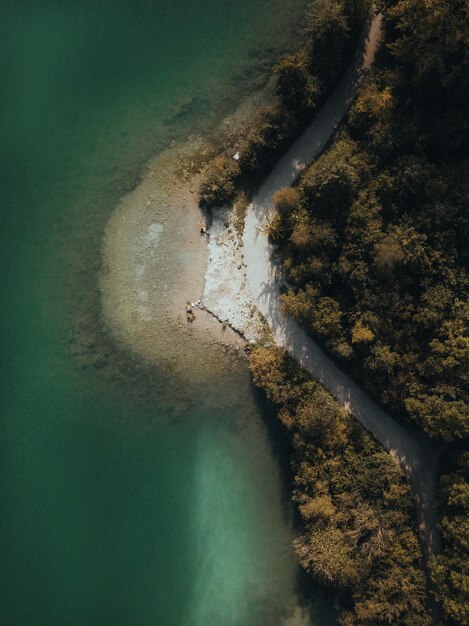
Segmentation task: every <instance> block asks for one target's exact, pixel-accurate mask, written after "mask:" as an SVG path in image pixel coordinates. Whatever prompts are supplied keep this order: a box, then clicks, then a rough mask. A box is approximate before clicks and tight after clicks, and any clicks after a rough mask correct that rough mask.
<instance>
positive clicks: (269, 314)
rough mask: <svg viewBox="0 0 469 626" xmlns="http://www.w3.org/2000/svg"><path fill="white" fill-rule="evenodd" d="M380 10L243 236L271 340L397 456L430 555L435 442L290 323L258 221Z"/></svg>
mask: <svg viewBox="0 0 469 626" xmlns="http://www.w3.org/2000/svg"><path fill="white" fill-rule="evenodd" d="M381 19H382V16H381V15H377V16H376V17H375V18H374V19H373V21H372V23H371V25H370V29H369V31H368V36H367V38H366V40H365V42H364V46H363V48H362V54H360V55H359V59H358V60H357V61H356V62H355V63H354V64H353V65H352V67H351V68H350V69H349V70H348V72H347V73H346V74H345V75H344V77H343V78H342V80H341V82H340V83H339V85H338V86H337V88H336V90H335V91H334V92H333V94H332V95H331V96H330V98H329V99H328V100H327V102H326V103H325V105H324V106H323V108H322V109H321V111H320V112H319V114H318V115H317V116H316V118H315V120H314V122H313V123H312V124H311V125H310V126H309V128H308V129H307V130H306V131H305V132H304V134H303V135H302V136H301V137H300V138H299V139H298V141H297V142H296V143H295V144H294V145H293V146H292V147H291V148H290V150H289V151H288V152H287V153H286V154H285V155H284V156H283V157H282V158H281V159H280V161H279V162H278V163H277V165H276V166H275V168H274V169H273V170H272V172H271V173H270V175H269V176H268V177H267V179H266V180H265V181H264V183H263V184H262V185H261V187H260V188H259V190H258V191H257V193H256V194H255V196H254V198H253V201H252V203H251V205H250V206H249V208H248V212H247V216H246V222H245V229H244V235H243V241H244V254H245V262H246V265H247V276H248V281H249V286H250V288H251V290H252V293H253V296H254V300H255V303H256V305H257V307H258V308H259V310H260V312H261V313H262V314H263V315H264V317H265V319H266V320H267V322H268V323H269V325H270V327H271V329H272V332H273V336H274V339H275V342H276V343H277V345H279V346H281V347H284V348H285V349H286V350H287V351H288V352H289V354H290V355H291V356H292V357H293V358H294V359H295V360H296V361H297V362H298V363H299V364H300V365H301V366H302V367H303V368H305V369H306V370H307V371H308V372H310V374H311V375H312V376H313V377H314V378H315V379H317V380H318V381H320V382H321V383H322V384H323V385H324V386H325V387H326V388H327V389H328V390H329V391H330V392H331V393H332V395H333V396H334V397H335V398H336V399H337V400H338V401H339V402H340V403H341V404H342V405H343V406H344V407H345V408H346V409H347V410H348V411H349V412H351V413H352V414H353V415H354V416H355V417H356V419H358V420H359V422H360V423H361V424H362V425H363V426H364V427H365V428H366V429H367V430H368V431H369V432H370V433H372V434H373V435H374V437H375V438H376V439H377V440H378V441H379V442H380V443H381V444H382V445H383V446H384V447H385V448H386V449H387V450H388V451H389V452H390V453H391V454H392V455H393V456H394V457H395V458H396V459H397V460H398V461H399V463H400V464H401V466H402V467H403V469H404V471H405V472H406V475H407V477H408V480H409V483H410V485H411V488H412V491H413V493H414V496H415V500H416V505H417V516H418V524H419V529H420V533H421V539H422V545H423V549H424V553H425V555H426V556H427V557H428V556H430V555H431V554H432V553H433V552H437V551H438V550H439V548H440V537H439V532H438V528H437V521H438V518H437V513H436V508H435V506H434V503H435V495H436V483H437V461H438V447H437V445H436V444H435V443H434V442H432V441H431V440H430V439H429V438H428V437H426V436H425V435H424V434H423V433H422V432H420V431H418V430H416V429H415V430H413V429H410V428H406V427H404V426H402V425H401V424H399V423H398V422H397V421H396V420H394V419H393V418H392V417H391V416H390V415H388V414H387V413H386V412H385V411H383V410H382V409H381V408H380V407H379V406H378V405H377V404H376V402H375V401H374V400H372V398H371V397H370V396H369V395H368V394H367V393H365V392H364V391H363V390H362V389H361V388H360V387H359V386H358V385H357V384H356V383H355V382H354V381H353V380H352V379H351V378H349V377H348V376H347V375H346V374H345V373H344V372H342V371H341V370H340V369H339V368H338V367H337V366H336V365H335V364H334V363H333V361H332V360H331V359H330V358H329V357H328V356H327V355H326V354H325V353H324V352H323V351H322V350H321V349H320V348H319V346H318V345H317V344H316V343H315V342H314V341H313V340H312V339H311V338H310V337H308V335H307V334H306V333H305V331H304V330H303V328H302V327H301V326H300V325H299V324H298V323H296V322H295V321H294V320H292V319H290V318H287V317H285V315H283V313H282V312H281V310H280V306H279V303H280V291H279V285H280V281H281V274H280V270H279V268H278V267H277V266H276V265H275V263H274V261H273V256H272V251H273V250H272V246H271V244H270V243H269V241H268V238H267V237H266V236H265V234H263V233H262V226H263V224H264V223H265V222H266V220H268V219H269V218H271V217H272V215H273V212H274V207H273V201H272V196H273V195H274V194H275V192H276V191H278V190H279V189H281V188H282V187H286V186H290V185H291V184H292V183H293V182H294V181H295V180H296V178H297V177H298V175H299V174H300V173H301V172H302V170H304V169H305V167H306V166H307V165H308V164H309V163H311V161H313V159H314V158H315V157H317V156H318V155H319V154H320V153H321V152H322V150H323V149H324V148H325V146H326V144H327V143H328V141H329V140H330V138H331V136H332V135H333V134H334V132H335V130H336V128H337V126H338V124H339V122H340V121H341V119H342V118H343V116H344V115H345V113H346V112H347V110H348V108H349V106H350V104H351V102H352V100H353V98H354V96H355V93H356V91H357V87H358V84H359V81H360V77H361V75H362V74H363V72H364V71H366V70H367V69H368V68H369V67H370V66H371V64H372V63H373V59H374V55H375V52H376V49H377V47H378V45H379V38H380V32H381Z"/></svg>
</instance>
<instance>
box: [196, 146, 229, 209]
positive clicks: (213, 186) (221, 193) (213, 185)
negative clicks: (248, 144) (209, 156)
mask: <svg viewBox="0 0 469 626" xmlns="http://www.w3.org/2000/svg"><path fill="white" fill-rule="evenodd" d="M238 176H239V166H238V163H237V162H236V161H234V160H233V159H229V158H228V157H225V156H220V157H217V158H215V159H214V160H213V161H212V162H211V164H210V166H209V169H208V170H207V172H206V174H205V176H204V178H203V180H202V183H201V185H200V189H199V202H200V206H202V207H205V208H207V209H209V208H212V207H214V206H223V205H224V204H228V202H230V201H231V200H233V198H234V196H235V194H236V181H237V179H238Z"/></svg>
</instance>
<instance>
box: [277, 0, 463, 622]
mask: <svg viewBox="0 0 469 626" xmlns="http://www.w3.org/2000/svg"><path fill="white" fill-rule="evenodd" d="M467 12H468V6H467V3H464V2H462V1H458V0H453V1H451V2H446V1H442V0H431V1H424V0H401V1H398V2H388V3H386V6H385V7H384V8H383V15H384V32H383V41H382V44H381V47H380V51H379V53H378V58H377V62H376V64H375V66H374V69H373V71H372V72H370V74H369V76H368V77H367V78H366V80H365V81H364V83H363V84H362V85H361V87H360V89H359V93H358V95H357V98H356V100H355V102H354V104H353V106H352V107H351V110H350V112H349V115H348V117H347V120H346V122H345V123H344V124H343V125H342V127H341V128H340V129H339V132H338V133H337V136H336V137H335V138H334V141H333V142H332V143H331V145H330V146H329V148H328V150H327V151H326V152H325V153H324V154H323V155H322V156H321V157H320V158H319V159H317V160H316V161H315V162H314V163H313V164H311V165H310V166H309V167H308V168H307V170H306V171H305V173H304V174H303V175H302V177H301V179H300V180H299V182H298V185H297V186H295V187H294V188H289V189H284V190H281V191H280V192H278V194H277V196H276V198H275V201H276V208H277V212H276V216H275V219H274V220H273V221H272V223H271V224H270V227H269V234H270V237H271V239H272V240H273V241H274V242H275V244H276V254H277V255H278V258H279V260H280V261H281V263H282V267H283V269H284V273H285V276H286V278H287V280H288V282H289V285H290V287H291V288H290V289H289V292H288V293H286V294H284V295H283V296H282V298H283V309H284V311H285V313H286V314H288V315H290V316H292V317H294V318H295V319H297V320H299V321H300V322H301V323H302V324H303V325H304V327H305V328H306V329H307V330H308V331H309V333H310V334H311V335H312V336H313V337H314V338H315V339H316V340H317V341H318V342H319V343H320V344H321V345H322V346H323V347H324V348H325V349H327V351H328V352H329V353H330V354H332V355H333V356H334V357H335V359H336V360H337V361H338V362H339V363H340V364H341V366H342V367H343V368H344V369H346V370H348V371H350V372H351V373H352V374H353V375H354V376H355V378H357V379H358V380H359V381H360V383H361V384H362V385H363V386H365V387H366V388H367V389H368V391H369V392H370V393H372V394H373V395H374V396H375V397H376V398H377V400H378V401H379V402H380V403H381V404H382V405H383V406H385V407H386V408H387V409H388V410H389V411H390V412H392V414H393V415H394V416H398V417H399V418H400V419H401V420H403V421H405V422H410V423H413V424H416V425H418V427H420V428H422V429H423V430H424V431H425V432H426V433H427V434H428V435H429V436H430V437H435V438H439V439H442V440H444V441H445V442H449V444H450V448H449V450H450V451H451V452H449V453H447V455H446V456H447V458H448V459H451V460H452V462H451V463H448V462H445V461H444V462H443V463H442V468H441V470H442V473H443V472H444V473H443V475H442V478H441V481H440V499H439V506H440V513H441V520H442V521H441V529H442V534H443V538H444V551H443V554H441V555H438V556H437V557H435V559H434V561H433V563H432V574H431V576H432V580H433V582H434V583H435V587H436V589H437V591H436V592H435V594H436V597H437V598H438V600H439V602H440V603H441V605H442V606H443V608H444V611H445V613H446V617H447V619H448V620H450V621H451V622H452V623H455V624H467V623H469V600H468V590H469V572H468V541H467V537H468V533H467V531H468V527H467V513H468V510H469V486H468V479H469V476H468V469H469V466H468V462H467V452H464V447H465V444H467V437H468V435H469V415H468V396H467V390H468V380H469V377H468V356H469V336H468V324H467V322H468V313H469V304H468V300H467V294H468V276H467V260H468V250H467V235H468V227H469V214H468V211H467V205H468V200H469V178H468V173H469V162H468V139H469V137H468V122H467V120H468V117H469V47H468V43H469V19H468V17H469V16H468V15H467ZM445 465H449V467H445ZM389 623H391V622H389ZM399 623H400V622H399ZM403 623H405V622H403ZM414 623H415V622H414Z"/></svg>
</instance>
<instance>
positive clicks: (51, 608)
mask: <svg viewBox="0 0 469 626" xmlns="http://www.w3.org/2000/svg"><path fill="white" fill-rule="evenodd" d="M301 5H302V2H300V1H298V2H291V3H290V4H288V3H285V2H283V1H281V0H238V2H226V1H220V0H199V2H193V1H192V2H190V1H189V0H112V1H111V0H100V2H95V1H93V2H91V1H87V0H77V1H75V2H73V3H72V2H69V1H68V2H62V1H60V0H34V2H33V1H32V0H29V1H25V0H15V2H10V3H7V2H4V1H3V2H1V16H2V19H1V21H0V38H1V42H2V53H1V55H0V76H1V84H2V91H1V96H0V112H1V115H0V131H1V142H0V158H1V187H2V189H1V220H2V221H1V230H0V233H1V234H0V237H1V247H0V255H1V285H2V323H3V326H2V337H1V359H2V394H1V460H2V463H1V473H0V480H1V488H0V546H1V570H0V599H1V600H0V624H2V626H72V625H76V626H85V625H86V626H108V625H109V626H111V625H112V626H150V625H152V626H156V625H157V626H212V625H213V626H275V625H277V624H278V625H280V624H285V625H287V624H288V625H290V626H294V625H299V624H304V625H306V624H308V623H309V621H308V619H307V617H306V615H307V614H308V615H310V614H311V616H312V619H313V623H314V624H317V625H319V626H326V625H328V624H331V623H333V620H332V618H331V616H330V612H329V611H328V610H327V608H326V607H325V606H324V605H323V603H322V602H321V599H320V597H319V595H318V594H317V593H316V595H313V599H314V601H313V603H312V605H311V607H309V608H308V610H306V609H305V610H304V611H303V609H301V607H300V606H299V604H298V594H297V591H298V582H299V571H298V569H297V567H296V564H295V559H294V555H293V550H292V547H291V540H292V534H293V531H292V527H291V526H292V524H291V509H290V506H289V504H288V489H287V488H286V486H285V484H284V483H285V480H284V478H285V471H284V468H283V467H282V466H281V463H280V461H279V459H280V458H281V457H282V454H280V453H279V449H278V442H277V439H278V434H277V431H276V430H275V428H274V427H272V426H271V425H270V424H271V420H270V419H269V415H268V414H267V412H266V409H265V407H263V404H262V401H261V399H260V398H259V396H258V395H256V394H255V392H254V391H253V390H252V388H251V386H250V382H249V376H248V373H247V371H246V368H245V366H244V365H242V364H241V363H237V362H236V361H235V360H234V359H233V357H228V356H227V357H226V359H227V360H226V363H222V364H221V365H220V372H221V373H220V374H219V375H218V376H217V378H216V380H215V381H214V382H212V383H211V384H210V385H207V388H206V389H205V390H204V391H203V392H202V391H201V390H197V389H185V387H184V385H178V381H174V380H172V379H171V376H170V375H169V374H168V372H166V373H165V372H160V371H158V370H157V369H156V370H155V369H153V370H152V371H151V372H148V371H144V372H143V370H141V369H140V370H139V365H138V364H135V363H129V364H128V365H127V364H126V362H125V356H122V355H117V354H116V355H113V354H112V353H111V352H112V351H110V350H108V351H107V352H106V355H105V357H104V356H103V355H102V354H98V352H99V351H100V350H102V347H100V346H98V345H94V343H93V341H92V340H89V342H88V352H89V353H93V350H94V351H95V352H96V354H95V355H94V356H95V357H96V358H95V360H94V365H93V366H92V365H90V362H89V361H90V359H88V360H87V362H86V363H84V362H83V360H80V358H77V354H76V350H75V349H74V348H73V346H74V345H75V344H76V335H77V333H78V332H81V333H82V332H83V324H84V323H85V322H83V320H85V321H86V320H89V319H93V315H90V314H89V310H90V309H93V306H95V305H96V298H95V295H96V293H97V272H98V269H99V248H100V242H101V238H102V233H103V229H104V227H105V224H106V222H107V219H108V218H109V215H110V213H111V211H112V209H113V207H114V206H115V205H116V203H117V201H118V199H119V197H120V196H121V195H122V193H124V192H125V190H126V189H128V188H129V187H130V186H131V185H132V184H133V181H134V180H135V177H136V175H137V174H138V172H139V170H140V169H141V167H142V165H143V164H144V163H145V162H146V160H147V159H148V158H149V157H150V155H151V154H153V153H155V152H156V151H158V150H160V149H162V148H163V147H165V146H166V145H168V144H169V143H170V142H171V141H172V140H174V139H178V140H181V139H182V138H184V137H185V136H187V135H188V134H189V133H191V132H194V130H197V131H201V130H203V129H204V128H209V127H210V126H211V125H212V124H214V123H215V122H216V121H217V120H218V119H220V117H221V116H222V115H223V113H224V112H227V111H229V110H230V109H231V108H232V107H233V106H234V105H235V104H236V103H237V100H239V97H240V95H239V94H240V92H242V91H243V90H246V92H247V91H249V89H250V88H252V87H253V85H254V83H255V80H256V77H257V76H258V75H259V71H260V69H261V68H262V67H264V66H266V65H268V64H269V62H271V61H272V58H273V55H274V48H275V46H273V42H278V41H281V39H282V37H284V36H285V35H286V34H288V26H289V25H292V24H293V23H294V22H295V16H296V15H297V14H298V10H299V8H300V7H301ZM85 309H86V310H85ZM85 326H86V324H85ZM77 328H80V329H81V330H80V331H78V330H77ZM91 335H92V333H90V336H91ZM183 357H189V358H190V355H181V358H183ZM114 361H115V363H116V364H115V365H113V363H114ZM97 366H99V367H97ZM139 372H140V373H141V380H140V379H139ZM142 372H143V373H142Z"/></svg>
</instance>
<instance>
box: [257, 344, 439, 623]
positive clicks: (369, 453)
mask: <svg viewBox="0 0 469 626" xmlns="http://www.w3.org/2000/svg"><path fill="white" fill-rule="evenodd" d="M251 370H252V374H253V378H254V382H255V383H256V384H257V385H259V386H261V387H263V388H264V389H265V390H266V392H267V394H268V396H269V397H270V398H271V400H272V401H273V402H275V404H276V405H277V407H278V410H279V416H280V418H281V420H282V422H283V424H284V425H285V427H286V428H287V429H288V431H289V432H290V434H291V440H292V444H293V471H294V490H293V500H294V501H295V502H296V504H297V505H298V510H299V513H300V516H301V519H302V523H303V524H302V526H303V531H302V532H301V533H300V535H299V536H298V537H297V539H296V540H295V549H296V552H297V555H298V558H299V561H300V563H301V565H302V566H303V567H304V569H305V570H306V571H307V572H309V573H310V574H311V575H312V576H313V577H314V578H315V579H316V580H317V581H319V582H321V583H322V584H323V585H325V586H327V587H331V588H333V589H334V590H336V591H338V592H339V594H340V595H339V597H340V601H341V610H340V621H341V624H343V626H358V625H360V626H378V625H379V624H393V625H394V626H400V625H406V626H415V625H421V626H424V625H427V626H429V625H430V624H432V623H433V622H432V618H431V615H430V614H429V612H428V609H427V608H426V605H427V599H426V591H425V577H424V574H423V571H422V569H421V558H422V555H421V551H420V547H419V543H418V539H417V532H416V528H415V525H414V522H413V520H412V514H413V507H412V501H411V498H410V494H409V488H408V487H407V485H406V482H405V479H404V476H403V473H402V471H401V469H400V468H399V466H398V465H397V463H396V462H395V460H393V458H392V457H391V456H390V455H389V454H388V453H387V452H385V451H384V450H382V448H381V447H380V446H379V445H378V444H377V443H376V442H375V441H374V440H373V439H372V438H371V436H370V435H368V434H367V433H366V432H365V431H364V430H363V428H362V427H361V426H360V425H359V424H358V423H356V422H355V421H354V420H353V419H352V418H351V417H350V416H348V415H347V414H346V413H345V412H344V410H343V409H342V408H341V407H340V405H339V404H338V403H337V402H336V401H335V400H334V399H333V398H332V396H331V395H330V394H329V393H328V392H327V391H326V390H325V389H324V388H323V387H321V386H320V385H319V384H318V383H315V382H313V381H312V380H310V379H309V378H308V377H307V376H306V375H305V374H304V373H303V372H301V371H300V370H299V368H298V367H297V366H295V365H294V364H293V362H292V361H291V360H290V359H289V358H288V357H286V355H285V353H284V352H282V351H281V350H279V349H273V348H266V347H258V348H256V349H255V350H254V351H253V352H252V354H251Z"/></svg>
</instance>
